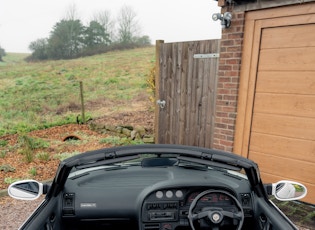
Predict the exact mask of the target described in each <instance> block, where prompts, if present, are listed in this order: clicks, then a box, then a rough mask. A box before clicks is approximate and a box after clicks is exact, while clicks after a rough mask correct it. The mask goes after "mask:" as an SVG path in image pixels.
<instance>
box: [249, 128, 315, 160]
mask: <svg viewBox="0 0 315 230" xmlns="http://www.w3.org/2000/svg"><path fill="white" fill-rule="evenodd" d="M249 151H250V152H252V151H253V152H263V153H266V154H270V155H273V154H277V155H278V156H279V157H287V158H291V159H294V160H300V161H306V162H312V163H314V164H315V141H308V140H302V139H294V138H287V137H281V136H273V135H269V134H262V133H255V132H252V134H251V143H250V148H249Z"/></svg>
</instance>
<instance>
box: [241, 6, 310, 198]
mask: <svg viewBox="0 0 315 230" xmlns="http://www.w3.org/2000/svg"><path fill="white" fill-rule="evenodd" d="M307 6H308V8H307V9H308V11H304V12H308V13H307V14H305V13H303V14H301V13H300V14H299V13H298V10H297V11H296V12H294V11H293V10H292V9H293V8H292V7H286V9H283V8H282V9H281V8H279V9H272V10H264V12H265V14H267V15H268V14H269V18H268V16H267V18H264V17H265V16H263V17H262V18H259V19H257V15H254V14H249V15H248V17H247V20H248V21H247V22H246V23H247V24H246V25H247V29H248V28H249V26H248V25H249V24H250V28H251V30H250V31H251V35H252V38H251V41H252V42H251V44H252V47H253V49H251V51H249V47H247V48H245V47H244V52H245V53H246V52H247V54H250V56H251V60H249V59H248V60H247V61H248V62H247V63H246V62H245V63H244V64H243V65H242V68H245V69H247V71H248V72H247V73H248V77H247V82H246V83H243V82H241V84H242V85H243V87H244V84H245V85H246V86H247V93H248V94H247V96H246V97H247V100H246V102H245V103H244V101H243V102H239V106H240V107H239V111H240V110H241V109H243V110H244V111H245V113H244V115H245V116H244V118H243V119H242V120H243V122H244V125H243V126H244V128H243V131H244V132H243V134H242V138H243V139H242V146H241V147H240V146H238V144H235V147H236V148H235V151H240V150H241V151H240V152H241V153H242V155H246V156H247V157H248V158H250V159H253V160H254V161H256V162H258V164H259V167H260V169H261V174H262V177H263V180H264V181H265V182H275V181H277V180H280V179H291V180H296V181H299V182H302V183H303V184H305V185H306V186H307V187H308V189H309V194H308V196H307V198H306V199H305V201H307V202H310V203H315V7H314V4H309V5H307ZM305 7H306V6H305V5H304V6H302V7H300V6H299V5H297V6H294V9H295V10H296V9H297V8H304V10H305ZM283 12H286V14H283ZM310 12H311V13H310ZM260 14H261V12H260V13H258V16H259V15H260ZM271 14H272V15H271ZM278 17H279V18H278ZM253 25H254V27H253ZM245 31H246V30H245ZM246 36H247V35H246ZM245 44H246V43H245ZM246 45H248V44H246ZM246 49H248V50H247V51H246ZM245 73H246V70H245V71H243V75H244V74H245ZM241 79H242V76H241ZM243 98H244V96H243ZM241 100H243V99H241ZM244 105H245V107H244ZM242 106H243V107H242ZM239 115H240V114H239ZM238 122H239V121H238ZM238 126H239V125H238ZM238 132H239V131H237V133H238ZM237 135H239V134H237ZM236 139H237V140H240V137H238V138H236Z"/></svg>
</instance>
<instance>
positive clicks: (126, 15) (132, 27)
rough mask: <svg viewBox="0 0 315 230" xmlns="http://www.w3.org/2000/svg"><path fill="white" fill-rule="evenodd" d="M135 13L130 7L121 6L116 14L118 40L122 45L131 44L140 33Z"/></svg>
mask: <svg viewBox="0 0 315 230" xmlns="http://www.w3.org/2000/svg"><path fill="white" fill-rule="evenodd" d="M136 16H137V15H136V13H135V11H134V10H133V9H132V7H130V6H126V5H125V6H123V7H122V8H121V9H120V11H119V14H118V20H117V21H118V40H119V42H121V43H123V44H128V43H132V42H133V39H134V38H135V37H136V36H137V35H138V33H139V32H140V26H139V23H138V21H137V19H136Z"/></svg>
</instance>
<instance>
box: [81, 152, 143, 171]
mask: <svg viewBox="0 0 315 230" xmlns="http://www.w3.org/2000/svg"><path fill="white" fill-rule="evenodd" d="M138 158H139V155H134V156H125V157H118V158H112V159H103V160H99V161H96V162H92V163H85V164H82V165H78V166H76V167H75V168H76V169H86V168H90V167H96V166H101V165H110V164H115V163H118V162H122V161H129V160H134V159H138Z"/></svg>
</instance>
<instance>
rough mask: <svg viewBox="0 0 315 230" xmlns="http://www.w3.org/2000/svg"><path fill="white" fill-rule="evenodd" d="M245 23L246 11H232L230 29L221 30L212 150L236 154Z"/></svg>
mask: <svg viewBox="0 0 315 230" xmlns="http://www.w3.org/2000/svg"><path fill="white" fill-rule="evenodd" d="M224 10H225V9H224V8H222V11H224ZM244 21H245V13H244V12H232V24H231V27H230V28H228V29H223V30H222V39H221V51H220V63H219V73H218V85H217V100H216V121H215V130H214V145H213V147H214V148H216V149H222V150H226V151H233V143H234V142H233V141H234V132H235V122H236V115H237V95H238V87H239V78H240V68H241V58H242V42H243V35H244Z"/></svg>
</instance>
